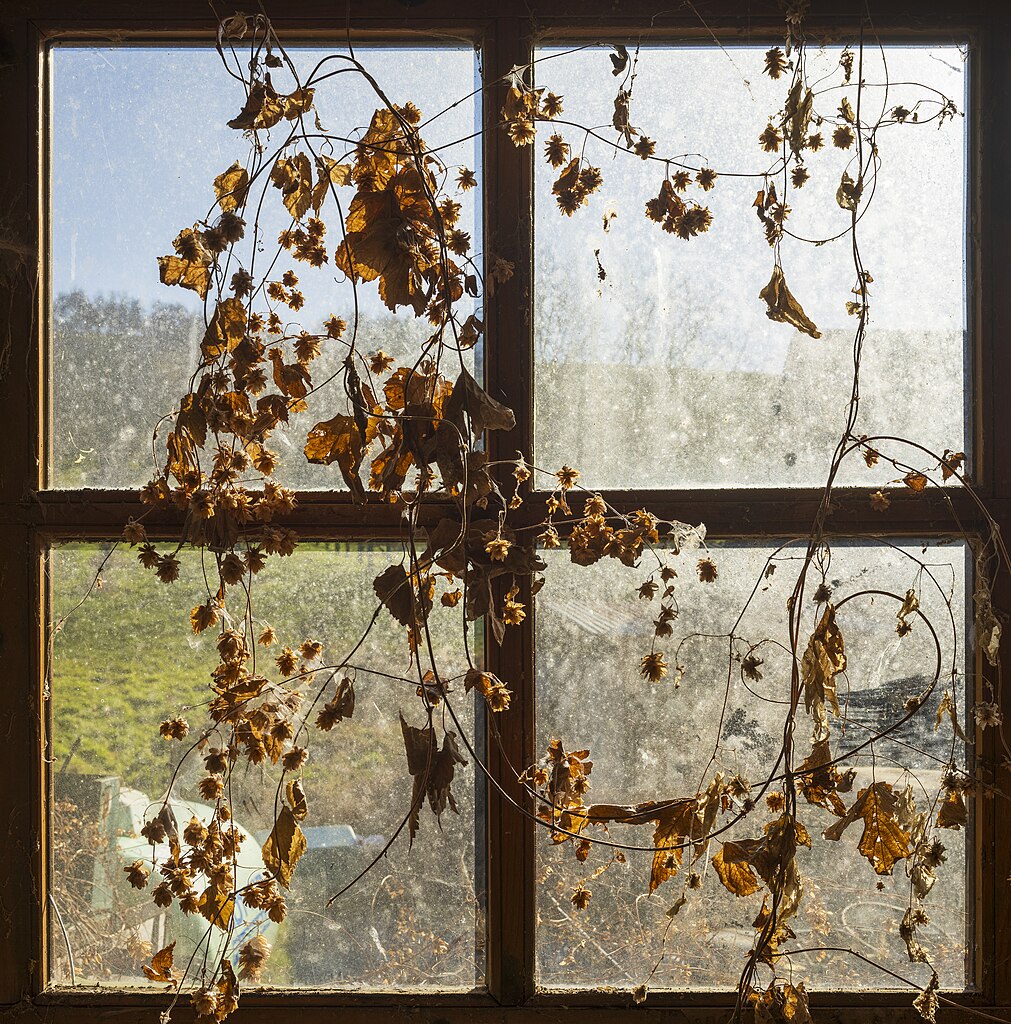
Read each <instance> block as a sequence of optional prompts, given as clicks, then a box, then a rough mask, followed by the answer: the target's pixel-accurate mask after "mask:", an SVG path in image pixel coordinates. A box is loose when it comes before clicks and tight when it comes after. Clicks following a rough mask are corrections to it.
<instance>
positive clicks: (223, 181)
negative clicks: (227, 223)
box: [214, 160, 249, 213]
mask: <svg viewBox="0 0 1011 1024" xmlns="http://www.w3.org/2000/svg"><path fill="white" fill-rule="evenodd" d="M248 191H249V173H248V172H247V171H246V169H245V167H243V166H242V164H240V163H239V161H238V160H236V161H235V163H234V164H232V166H231V167H229V168H228V170H227V171H222V172H221V173H220V174H219V175H218V176H217V177H216V178H215V179H214V194H215V195H216V196H217V198H218V205H219V206H220V207H221V209H222V211H223V212H224V213H232V212H233V211H234V210H237V209H238V208H239V207H240V206H242V205H243V204H244V203H245V201H246V193H247V192H248Z"/></svg>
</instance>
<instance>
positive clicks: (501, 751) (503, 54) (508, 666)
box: [484, 18, 534, 1003]
mask: <svg viewBox="0 0 1011 1024" xmlns="http://www.w3.org/2000/svg"><path fill="white" fill-rule="evenodd" d="M528 31H529V26H528V25H524V23H523V21H522V20H521V19H518V18H502V19H499V20H497V21H496V22H495V24H494V26H493V27H492V28H491V30H490V33H489V36H488V38H487V40H486V47H485V61H484V82H485V84H486V86H490V88H488V89H487V91H486V93H485V99H484V126H485V136H484V175H485V181H484V194H485V197H486V205H485V238H486V240H487V241H486V247H485V248H486V271H487V269H488V267H490V266H491V263H492V262H493V261H494V260H495V259H496V258H501V259H505V260H508V261H510V262H511V263H513V264H514V268H515V269H514V276H513V277H512V279H511V280H509V281H508V282H506V283H504V284H500V285H498V286H497V287H496V288H495V289H494V292H492V291H491V289H489V294H488V300H487V310H486V312H487V329H486V339H487V362H486V382H485V383H486V387H487V388H488V391H489V392H490V394H491V395H492V396H493V397H494V398H496V399H497V400H499V401H503V402H505V403H506V404H507V405H509V406H510V407H511V408H512V409H513V411H514V413H515V415H516V427H515V428H514V429H513V430H511V431H509V432H508V433H504V432H501V431H494V432H492V433H491V434H490V436H489V438H488V444H489V448H490V454H491V457H492V459H493V460H496V459H510V458H515V457H516V453H517V451H523V452H527V453H529V452H530V450H531V437H532V433H533V431H532V405H533V403H532V392H531V378H532V373H531V367H532V361H533V350H532V341H531V324H530V318H529V316H528V313H527V311H528V309H529V297H530V289H531V267H532V232H531V223H532V221H531V180H532V175H531V158H530V150H529V149H517V148H516V147H515V146H513V145H512V144H511V143H510V142H509V140H508V139H507V138H506V136H505V134H504V133H503V132H502V131H501V130H500V129H499V128H498V127H497V124H498V120H499V107H500V105H501V94H502V90H501V88H500V86H499V83H500V82H501V79H502V78H503V76H505V75H507V74H508V73H509V72H510V70H511V69H512V68H513V66H514V65H517V64H519V65H523V64H526V63H527V62H528V61H529V60H530V55H531V41H530V38H529V36H528V34H527V33H528ZM486 280H487V273H486ZM518 582H520V596H519V598H518V600H520V601H522V602H523V603H524V604H525V605H526V607H527V610H528V613H530V614H528V616H527V618H526V620H525V621H524V622H523V623H522V624H521V625H519V626H514V627H511V628H510V629H509V630H508V631H507V633H506V639H505V642H504V643H503V644H502V645H501V646H499V645H498V644H497V643H496V642H495V640H494V639H493V638H491V637H490V636H489V637H488V638H487V639H486V660H487V665H488V669H489V671H491V672H494V673H495V674H496V675H497V676H499V678H501V679H502V680H503V682H505V683H506V684H507V685H508V686H509V688H510V689H511V690H512V693H513V698H512V707H511V708H510V710H509V711H508V712H507V713H506V714H504V715H495V716H489V717H492V718H493V721H491V722H490V723H489V735H488V763H489V765H490V768H491V772H492V774H493V777H494V778H495V779H497V780H498V781H499V782H500V783H501V785H502V787H503V789H504V791H505V792H504V794H503V793H502V792H499V791H498V790H497V788H496V787H495V786H494V785H492V786H490V787H489V790H488V832H487V837H488V876H487V877H488V986H489V990H490V991H491V993H492V995H493V996H494V997H495V998H496V999H498V1000H499V1001H500V1002H503V1003H519V1002H522V1001H523V1000H524V999H525V998H527V997H528V996H529V995H530V994H531V992H532V990H533V916H534V891H533V877H534V835H533V829H532V828H531V827H530V826H529V823H528V820H527V819H526V818H525V817H524V816H523V814H522V813H521V812H520V811H519V810H518V809H517V807H516V806H515V805H514V803H513V801H517V802H520V803H522V804H523V805H525V806H526V805H528V803H529V802H528V801H527V800H526V798H525V797H524V796H523V795H522V789H521V787H519V786H518V785H517V784H516V782H515V776H514V774H513V772H512V769H513V768H516V769H519V768H521V767H523V766H525V765H527V764H529V763H530V762H531V760H532V754H533V732H534V672H533V666H534V658H533V649H534V643H533V616H532V608H531V604H532V602H531V597H530V587H529V580H528V579H526V578H521V579H520V580H519V581H518ZM503 589H504V588H503ZM501 598H502V595H501V593H499V594H496V600H501Z"/></svg>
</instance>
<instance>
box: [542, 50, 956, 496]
mask: <svg viewBox="0 0 1011 1024" xmlns="http://www.w3.org/2000/svg"><path fill="white" fill-rule="evenodd" d="M631 49H632V48H631V46H630V47H629V50H630V52H631ZM764 49H765V48H764V47H762V48H757V47H727V48H726V49H721V48H717V47H715V46H682V47H663V46H653V45H651V46H644V47H642V49H641V51H640V52H639V53H638V59H637V63H636V74H635V80H634V88H633V92H632V100H631V121H632V123H633V124H634V125H636V126H637V127H639V128H640V129H641V130H642V132H643V133H644V134H646V135H648V136H650V137H651V138H652V139H654V140H655V142H656V153H657V154H658V155H661V156H664V157H667V156H675V155H677V154H686V153H687V154H688V155H686V156H683V157H681V159H683V160H684V162H685V163H687V164H688V165H690V166H692V167H696V168H697V167H711V168H713V169H715V170H716V171H717V172H722V173H720V176H719V177H718V178H717V179H716V182H715V186H714V188H713V189H712V190H711V191H708V192H704V191H702V190H701V189H700V188H699V187H698V186H697V185H696V184H695V183H694V182H692V184H691V185H690V187H689V188H688V190H687V192H686V198H687V199H689V200H692V201H695V200H697V201H698V202H699V203H701V204H702V205H704V206H708V207H709V209H710V210H711V212H712V218H713V219H712V226H711V227H710V228H709V230H708V232H707V233H705V234H701V235H699V236H698V237H695V238H692V239H691V240H688V241H683V240H681V239H680V238H678V237H677V236H676V235H674V234H668V233H666V232H664V231H663V230H662V229H661V227H660V225H659V224H656V223H653V222H652V221H650V220H648V219H647V218H646V217H645V215H644V204H645V203H646V202H647V200H650V199H652V198H654V197H655V196H656V195H657V193H658V191H659V187H660V184H661V182H662V181H663V178H664V164H663V163H660V162H653V161H649V162H644V161H642V160H640V159H638V158H637V157H636V156H634V155H632V154H629V153H616V152H615V150H614V149H613V148H612V145H611V143H613V142H614V141H615V140H618V141H619V142H620V139H619V137H618V135H617V133H616V132H615V130H614V129H613V128H612V127H611V120H612V116H613V111H614V98H615V93H616V91H617V89H618V85H619V83H620V82H621V81H622V79H621V78H619V79H615V78H613V77H612V75H611V67H612V65H611V62H610V60H609V59H608V52H607V49H605V48H589V49H586V50H583V51H581V52H578V53H570V54H563V55H559V54H560V53H561V48H546V49H541V50H539V51H538V56H539V57H541V58H551V59H545V60H544V61H543V63H541V64H539V65H537V67H536V74H537V84H538V85H539V86H544V87H545V88H547V89H550V90H552V91H554V92H555V93H558V94H561V95H562V96H563V98H564V113H563V114H562V116H561V120H562V121H564V122H571V123H573V124H577V125H587V126H596V132H597V134H598V135H599V136H600V137H601V139H596V138H593V137H587V138H584V133H583V132H582V131H581V130H580V129H579V128H575V127H570V126H569V125H560V126H559V127H558V128H557V131H558V132H559V133H560V134H561V135H562V137H563V138H564V139H565V140H566V142H567V143H568V144H569V145H570V146H571V147H572V155H573V156H575V155H578V154H579V153H580V152H583V153H584V154H585V159H586V162H587V163H588V164H590V165H592V166H598V167H599V168H600V169H601V172H602V174H603V178H604V184H603V186H602V187H601V188H600V189H599V191H597V192H596V193H595V194H594V195H592V196H591V197H590V199H589V202H588V204H587V205H586V206H585V207H583V208H582V209H579V210H577V211H576V212H575V213H574V214H573V215H572V216H571V218H570V217H567V216H565V215H564V214H563V213H562V212H561V211H560V210H559V209H558V206H557V205H556V197H555V196H554V195H553V194H552V185H553V183H554V181H555V179H556V178H557V176H558V173H559V172H558V169H556V168H552V167H551V166H550V165H549V164H548V163H547V162H546V160H545V159H544V156H543V151H544V144H545V142H546V141H547V139H548V137H549V135H550V134H551V132H552V129H551V127H550V126H549V125H546V124H545V125H541V126H540V128H539V130H538V137H537V141H536V143H535V148H536V153H535V167H536V171H535V195H534V204H535V253H534V274H535V282H534V283H535V288H534V292H535V302H534V335H535V358H536V365H535V386H534V396H535V415H536V421H535V453H534V455H535V460H536V462H537V464H538V465H541V466H543V467H544V468H546V469H556V468H557V467H558V466H560V465H561V464H563V463H565V464H568V465H571V466H574V467H576V468H577V469H579V470H580V471H581V472H582V474H583V480H584V481H585V482H586V486H587V487H590V488H607V487H612V488H622V487H636V488H643V487H654V488H668V487H697V486H713V487H745V486H769V487H802V486H818V485H821V484H823V483H824V482H825V479H826V476H827V472H828V465H829V461H830V458H831V455H832V452H833V450H834V448H835V446H836V444H837V443H838V440H839V437H840V436H841V435H842V432H843V429H844V425H845V420H846V412H847V404H848V402H849V398H850V392H851V384H852V364H853V339H854V331H855V328H856V324H857V318H856V317H853V316H850V315H848V314H847V310H846V303H847V301H848V300H851V299H853V298H854V296H853V295H852V294H851V292H850V289H851V288H852V287H853V285H854V283H855V280H856V274H855V270H854V265H853V255H852V245H851V241H852V240H851V237H850V235H849V234H846V233H844V234H843V236H842V237H840V238H838V239H837V240H836V241H832V242H829V243H828V244H825V245H822V246H818V247H815V246H812V245H802V244H801V243H800V242H797V241H795V240H794V239H792V238H789V237H787V238H785V239H784V240H783V243H782V265H783V269H784V272H785V275H786V281H787V283H788V285H789V288H790V290H791V291H792V293H793V294H794V295H795V296H796V298H797V299H798V301H799V302H800V303H801V305H802V306H803V308H804V310H805V311H806V313H807V315H808V316H809V317H810V318H811V319H812V320H813V321H814V322H815V324H817V326H818V328H819V329H820V330H821V332H822V337H821V338H819V339H815V338H812V337H809V336H808V335H806V334H801V333H800V332H799V331H797V330H795V329H794V328H793V327H792V326H790V325H789V324H785V323H776V322H773V321H771V320H769V319H768V318H767V317H766V315H765V314H766V308H767V307H766V304H765V303H764V302H763V301H762V300H761V299H759V292H760V291H761V290H762V289H763V288H764V287H765V286H766V284H767V282H768V281H769V278H770V275H771V272H772V268H773V251H772V250H771V249H770V248H769V246H768V244H767V243H766V240H765V237H764V231H763V226H762V223H761V221H760V220H759V219H758V217H756V215H755V209H754V201H755V196H756V192H757V191H758V190H759V189H763V188H766V187H767V186H768V182H766V181H765V180H764V179H763V177H762V174H763V172H764V171H765V170H766V169H767V168H768V167H769V166H771V165H772V163H773V161H774V159H775V157H774V156H773V155H770V154H767V153H763V152H762V150H761V147H760V146H759V142H758V138H759V135H760V134H761V133H762V132H763V130H764V129H765V127H766V125H767V123H768V120H769V118H770V117H773V116H775V114H776V112H777V111H778V110H781V109H782V107H783V104H784V101H785V99H786V95H787V91H788V89H789V76H786V77H783V78H781V79H780V80H779V81H773V80H772V79H770V78H769V77H768V76H766V75H765V74H763V73H762V67H763V63H764V56H763V55H764ZM840 52H841V49H840V48H839V47H829V48H826V49H824V50H816V49H811V50H809V51H808V75H809V79H810V80H811V81H812V82H816V81H820V80H821V79H822V78H823V76H825V75H828V74H832V73H834V72H835V71H836V69H837V68H838V61H839V54H840ZM884 54H885V55H886V57H887V81H889V82H890V83H891V85H890V86H889V88H888V89H887V92H886V91H885V90H883V89H881V88H878V87H877V84H880V83H883V82H885V81H886V75H885V69H884V67H883V62H882V56H881V51H879V50H878V49H877V48H876V47H868V48H867V50H866V51H865V52H864V78H865V80H866V82H867V83H868V84H869V86H870V87H869V88H868V89H867V91H866V93H865V97H864V103H865V104H867V105H868V107H865V108H864V109H865V118H864V119H865V120H867V119H868V118H870V119H872V120H874V119H876V118H877V117H878V116H880V114H881V113H882V111H890V110H892V109H893V108H894V107H896V106H899V105H905V106H906V107H907V108H910V109H913V108H914V107H915V104H916V101H917V100H921V99H931V98H934V97H935V94H934V93H932V92H930V91H929V90H928V89H927V88H926V87H927V86H929V87H932V88H933V89H936V90H939V91H940V92H941V93H943V94H945V95H946V96H948V97H950V98H951V99H952V100H954V102H955V104H956V106H957V107H958V110H959V111H963V110H964V109H965V96H966V83H967V80H968V75H967V70H966V60H965V55H964V53H963V51H962V50H960V49H959V48H958V47H957V46H954V45H948V46H934V45H932V46H929V47H927V46H922V47H917V46H887V47H885V50H884ZM855 75H856V72H854V76H855ZM841 80H842V79H841V75H836V76H835V77H833V78H832V79H831V81H828V82H821V84H820V85H819V86H816V87H815V88H816V90H817V89H819V88H825V87H826V86H832V88H830V89H828V90H827V91H826V92H825V93H824V94H823V95H819V96H818V98H817V100H816V103H815V109H816V111H819V112H821V113H822V114H825V115H828V116H833V117H836V116H837V107H838V105H839V104H840V102H841V100H842V98H843V97H848V98H849V99H850V101H851V102H852V103H854V104H855V103H856V95H855V90H854V89H853V88H852V87H849V88H835V86H837V85H838V84H839V83H840V82H841ZM699 83H705V87H704V88H699ZM913 83H922V85H921V84H913ZM868 108H869V109H870V110H871V111H872V112H871V113H869V114H868V113H866V110H867V109H868ZM921 109H922V111H923V116H924V117H926V116H927V113H928V112H929V113H931V114H933V113H936V110H937V105H936V104H934V105H933V106H930V105H927V106H924V107H922V108H921ZM814 130H820V131H821V132H822V133H823V134H824V137H825V139H826V141H827V143H828V144H827V146H826V148H824V149H822V150H821V151H820V152H817V153H809V154H808V155H807V159H806V166H807V168H808V170H809V172H810V180H809V181H808V182H807V183H806V184H805V185H804V186H803V188H802V189H790V191H789V198H788V199H787V203H788V205H789V206H790V207H791V208H792V211H793V212H792V214H791V216H790V217H789V218H788V219H787V221H786V226H787V227H788V228H789V229H790V230H792V231H793V232H794V233H795V234H797V235H799V236H802V237H805V238H810V239H822V238H828V237H830V236H834V235H836V234H837V233H839V232H846V229H847V228H848V226H849V223H850V214H849V212H848V211H846V210H843V209H840V207H839V206H838V204H837V202H836V190H837V188H838V186H839V182H840V176H841V174H842V173H843V171H844V170H845V169H846V168H847V167H848V166H849V164H850V161H851V159H852V156H853V151H852V150H850V151H849V152H844V151H841V150H839V149H836V148H834V147H833V146H832V143H831V138H830V136H831V134H832V130H833V126H832V124H831V123H828V122H826V123H825V124H823V125H822V126H821V127H820V128H812V131H814ZM602 140H603V141H602ZM876 141H877V145H878V150H879V154H880V161H881V163H880V168H879V170H878V175H877V182H876V186H875V189H874V195H873V199H872V200H871V201H870V202H865V204H864V213H863V215H862V217H861V220H860V224H859V228H858V239H859V246H860V251H861V254H862V258H863V265H864V267H865V269H866V270H867V271H869V272H870V273H871V275H872V277H873V283H872V284H871V286H870V293H871V297H870V303H869V310H870V321H869V328H868V331H867V336H866V341H865V343H864V352H863V366H862V378H861V388H860V396H861V402H862V404H861V411H860V418H859V419H858V421H857V426H856V431H855V433H856V434H857V435H860V434H867V435H874V434H892V435H898V436H901V437H907V438H910V439H912V440H915V441H917V442H919V443H920V444H922V445H924V446H926V447H927V448H930V449H932V450H935V451H937V452H938V453H942V452H943V450H944V449H945V448H949V449H951V450H952V451H965V452H967V453H969V448H968V446H969V444H970V443H971V442H970V437H971V432H969V431H968V430H967V428H966V426H965V422H966V418H967V416H968V415H969V413H970V411H971V410H972V408H973V405H972V381H971V378H970V376H969V374H968V371H967V368H966V360H967V353H968V351H969V349H968V347H967V344H966V341H965V329H966V303H965V290H966V289H965V273H966V271H965V245H966V242H965V239H966V218H965V207H966V195H967V176H966V170H965V153H966V143H967V125H966V119H965V118H964V117H963V116H962V115H961V114H959V115H958V116H955V117H954V118H953V119H952V120H949V121H947V122H946V123H945V124H943V126H941V127H940V128H938V127H937V125H936V124H914V123H912V122H911V121H909V122H907V123H905V124H898V125H894V126H892V127H887V128H883V129H882V130H881V131H880V132H879V133H878V135H877V140H876ZM677 169H678V168H677V167H673V166H672V167H671V172H672V173H673V172H674V171H676V170H677ZM850 171H851V172H853V168H852V167H850ZM729 172H735V173H742V172H743V174H744V175H745V176H744V177H733V176H731V174H730V173H729ZM776 187H777V189H778V191H779V193H780V195H782V194H783V190H784V183H783V180H782V176H781V175H780V176H779V177H778V178H777V180H776ZM896 454H897V455H899V456H900V457H901V456H903V455H905V456H907V457H908V461H910V462H912V463H913V464H915V465H917V466H918V468H924V469H927V468H932V467H928V466H920V465H919V463H920V461H921V456H919V455H917V454H910V452H909V451H908V450H907V449H902V448H898V449H896ZM969 454H971V453H969ZM902 475H903V473H902V472H899V473H896V472H895V470H894V468H890V467H887V466H885V465H884V464H881V465H879V466H878V467H877V468H876V469H874V470H868V469H867V468H866V467H865V466H864V464H863V460H862V459H861V458H860V456H859V454H854V455H853V456H851V457H850V459H849V460H848V461H847V462H846V463H845V464H844V465H843V468H842V471H841V472H840V474H839V477H838V479H837V481H836V482H837V483H840V484H847V485H861V486H863V485H873V486H874V487H878V486H881V485H883V484H884V483H886V482H888V481H889V480H894V478H896V477H901V476H902Z"/></svg>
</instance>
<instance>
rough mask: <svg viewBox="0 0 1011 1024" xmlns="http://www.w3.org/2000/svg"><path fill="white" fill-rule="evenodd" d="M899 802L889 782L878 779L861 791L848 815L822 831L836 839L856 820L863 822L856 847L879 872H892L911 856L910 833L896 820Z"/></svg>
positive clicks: (826, 835)
mask: <svg viewBox="0 0 1011 1024" xmlns="http://www.w3.org/2000/svg"><path fill="white" fill-rule="evenodd" d="M896 809H897V802H896V798H895V794H894V793H893V792H892V787H891V785H890V784H889V783H887V782H875V783H874V784H873V785H871V786H868V787H867V789H862V790H860V792H859V794H858V795H857V799H856V801H855V802H854V804H853V806H852V807H851V808H850V809H849V811H848V812H847V814H846V817H844V818H842V819H841V820H840V821H837V822H836V823H835V824H834V825H832V826H831V827H830V828H827V829H826V830H825V832H824V833H823V834H824V836H825V838H826V839H830V840H832V841H833V842H837V841H838V840H839V839H840V838H842V834H843V832H845V831H846V829H847V828H848V827H849V826H850V825H851V824H852V823H853V822H854V821H856V820H857V818H862V819H863V822H864V831H863V835H861V837H860V842H859V844H858V845H857V849H858V850H859V851H860V852H861V853H862V854H863V855H864V856H865V857H866V858H867V860H869V861H870V863H871V865H872V867H873V868H874V870H875V871H876V872H877V873H878V874H879V875H890V874H891V873H892V868H893V867H894V866H895V862H896V861H897V860H901V859H902V858H903V857H908V856H909V835H908V833H907V832H906V831H905V830H904V829H903V828H902V826H901V825H900V824H899V823H898V820H897V819H896Z"/></svg>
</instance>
